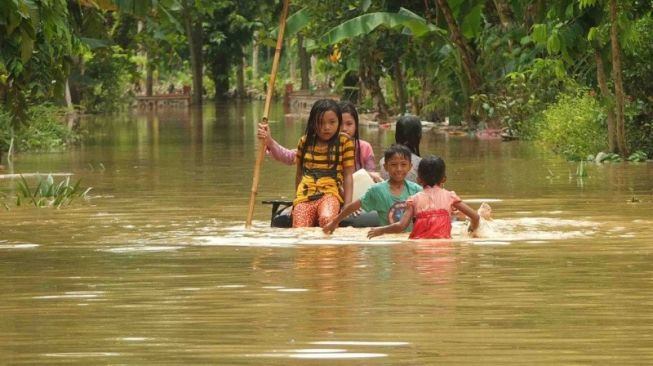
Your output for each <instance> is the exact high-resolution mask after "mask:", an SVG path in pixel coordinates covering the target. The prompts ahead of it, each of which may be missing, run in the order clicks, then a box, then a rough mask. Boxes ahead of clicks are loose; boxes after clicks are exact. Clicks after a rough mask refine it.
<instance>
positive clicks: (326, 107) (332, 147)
mask: <svg viewBox="0 0 653 366" xmlns="http://www.w3.org/2000/svg"><path fill="white" fill-rule="evenodd" d="M328 111H333V112H335V114H336V115H337V116H338V129H337V130H336V131H340V127H341V126H342V111H341V110H340V106H339V105H338V102H336V101H335V100H333V99H318V100H316V101H315V103H313V107H311V113H310V114H309V115H308V122H307V123H306V130H305V131H304V135H305V136H306V141H305V143H304V151H302V152H301V154H300V158H299V164H300V166H304V155H305V154H306V152H307V151H308V149H309V146H310V149H311V150H313V151H314V150H315V145H316V144H317V139H318V136H317V131H318V128H319V124H320V122H321V121H322V117H324V113H326V112H328ZM339 142H340V134H339V133H338V132H336V133H335V134H334V135H333V136H332V137H331V139H329V141H327V144H328V148H327V159H330V158H331V153H336V154H337V153H338V148H337V147H338V145H339ZM336 160H337V159H336Z"/></svg>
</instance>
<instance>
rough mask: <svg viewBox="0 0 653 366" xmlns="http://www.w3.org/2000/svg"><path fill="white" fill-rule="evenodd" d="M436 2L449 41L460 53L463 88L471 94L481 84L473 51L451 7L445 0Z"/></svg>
mask: <svg viewBox="0 0 653 366" xmlns="http://www.w3.org/2000/svg"><path fill="white" fill-rule="evenodd" d="M436 3H437V4H438V7H439V8H440V11H441V12H442V15H443V16H444V19H445V20H446V22H447V25H448V26H449V32H450V34H451V41H452V42H453V44H454V46H455V47H456V49H458V53H459V54H460V59H461V61H462V66H463V71H464V72H465V77H466V81H467V85H465V89H467V93H468V94H469V95H472V94H474V93H475V92H476V91H478V89H479V88H480V86H481V77H480V75H479V74H478V71H477V70H476V63H475V62H474V57H473V52H472V50H471V49H470V48H469V46H467V42H466V41H465V37H464V36H463V33H462V31H461V30H460V27H459V26H458V23H457V22H456V20H455V19H454V17H453V13H452V12H451V8H450V7H449V4H448V3H447V0H436Z"/></svg>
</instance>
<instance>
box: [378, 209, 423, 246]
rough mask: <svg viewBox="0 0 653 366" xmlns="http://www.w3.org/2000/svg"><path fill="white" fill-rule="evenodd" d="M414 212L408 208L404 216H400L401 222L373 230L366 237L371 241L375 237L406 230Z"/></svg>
mask: <svg viewBox="0 0 653 366" xmlns="http://www.w3.org/2000/svg"><path fill="white" fill-rule="evenodd" d="M414 212H415V211H414V208H413V207H412V206H408V207H407V208H406V211H404V214H403V215H401V220H399V221H397V222H395V223H394V224H390V225H386V226H382V227H377V228H373V229H371V230H370V231H369V232H368V233H367V237H368V238H369V239H372V238H373V237H375V236H379V235H383V234H394V233H400V232H402V231H404V230H406V228H407V227H408V225H410V222H411V221H412V220H413V215H414Z"/></svg>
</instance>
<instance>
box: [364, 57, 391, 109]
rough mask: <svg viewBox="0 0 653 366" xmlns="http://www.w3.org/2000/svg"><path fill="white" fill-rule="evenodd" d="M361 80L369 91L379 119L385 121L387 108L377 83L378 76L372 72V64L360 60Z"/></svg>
mask: <svg viewBox="0 0 653 366" xmlns="http://www.w3.org/2000/svg"><path fill="white" fill-rule="evenodd" d="M361 80H362V81H363V83H364V84H365V89H367V90H368V91H369V92H370V95H371V96H372V100H373V102H374V106H375V107H376V110H377V112H378V114H379V119H380V120H381V121H385V120H387V118H388V115H389V114H390V113H389V108H388V104H387V103H386V102H385V97H384V96H383V91H382V90H381V86H380V85H379V76H378V75H376V74H375V73H374V70H373V68H372V66H370V65H367V64H364V63H362V62H361Z"/></svg>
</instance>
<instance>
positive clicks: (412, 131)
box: [395, 115, 422, 156]
mask: <svg viewBox="0 0 653 366" xmlns="http://www.w3.org/2000/svg"><path fill="white" fill-rule="evenodd" d="M421 139H422V121H420V119H419V118H417V117H416V116H411V115H405V116H401V117H399V119H397V125H396V129H395V142H396V143H398V144H402V145H406V146H407V147H408V148H409V149H410V151H411V152H412V153H413V154H415V155H417V156H420V154H419V143H420V140H421Z"/></svg>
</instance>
